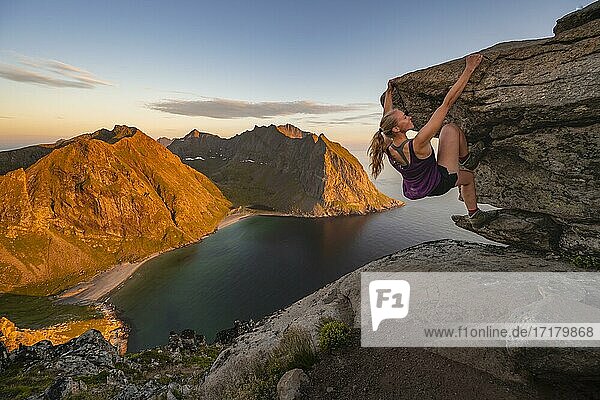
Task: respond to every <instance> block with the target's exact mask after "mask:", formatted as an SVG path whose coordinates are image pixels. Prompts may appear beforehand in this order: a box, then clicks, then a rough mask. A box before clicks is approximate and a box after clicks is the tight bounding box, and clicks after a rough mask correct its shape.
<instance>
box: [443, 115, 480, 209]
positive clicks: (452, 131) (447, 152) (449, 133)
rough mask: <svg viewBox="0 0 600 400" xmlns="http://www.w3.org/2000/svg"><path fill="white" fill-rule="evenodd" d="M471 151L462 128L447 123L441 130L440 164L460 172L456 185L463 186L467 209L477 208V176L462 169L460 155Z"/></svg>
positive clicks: (454, 171)
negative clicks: (459, 164)
mask: <svg viewBox="0 0 600 400" xmlns="http://www.w3.org/2000/svg"><path fill="white" fill-rule="evenodd" d="M468 153H469V147H468V145H467V138H466V137H465V134H464V132H463V131H462V129H460V128H459V127H458V125H456V124H446V125H444V126H443V127H442V130H441V132H440V139H439V144H438V164H439V165H443V166H444V167H446V169H448V172H450V173H451V174H452V173H458V180H457V182H456V186H462V189H461V190H462V197H463V201H464V203H465V206H466V207H467V210H475V209H476V208H477V195H476V193H475V176H474V174H473V173H472V172H469V171H464V170H460V169H459V167H458V157H459V156H460V157H465V156H466V155H467V154H468Z"/></svg>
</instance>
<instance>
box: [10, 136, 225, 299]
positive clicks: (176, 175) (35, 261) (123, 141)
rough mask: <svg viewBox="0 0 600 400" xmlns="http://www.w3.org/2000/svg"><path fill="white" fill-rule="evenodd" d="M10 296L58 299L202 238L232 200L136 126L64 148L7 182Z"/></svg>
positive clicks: (80, 139)
mask: <svg viewBox="0 0 600 400" xmlns="http://www.w3.org/2000/svg"><path fill="white" fill-rule="evenodd" d="M0 197H1V198H2V203H1V204H0V232H1V233H0V291H17V292H25V293H35V294H49V293H54V292H56V291H59V290H61V289H64V288H66V287H68V286H70V285H72V284H74V283H76V282H78V281H82V280H84V279H86V278H89V277H90V276H91V275H93V274H95V273H96V272H98V271H99V270H103V269H106V268H107V267H109V266H111V265H114V264H116V263H119V262H124V261H134V260H139V259H140V258H143V257H145V256H148V255H150V254H152V253H155V252H159V251H163V250H166V249H169V248H173V247H177V246H181V245H183V244H186V243H190V242H193V241H196V240H198V239H199V238H200V237H202V236H203V235H205V234H207V233H209V232H211V231H213V230H214V229H215V227H216V226H217V224H218V222H219V220H220V219H221V218H222V217H223V216H224V215H225V214H226V213H227V212H228V210H229V206H230V205H231V203H230V202H229V201H228V200H227V199H225V198H224V197H223V195H222V193H221V192H220V190H219V189H218V188H217V187H216V186H215V185H214V184H213V183H212V182H211V181H210V180H209V179H208V178H206V177H205V176H204V175H202V174H200V173H198V172H197V171H195V170H193V169H192V168H189V167H188V166H186V165H184V164H183V163H181V161H180V160H179V159H178V158H177V157H176V156H174V155H173V154H172V153H171V152H169V151H168V150H166V149H165V148H164V147H163V146H162V145H160V144H159V143H157V142H156V141H155V140H154V139H152V138H150V137H148V136H146V135H145V134H144V133H143V132H141V131H139V130H137V129H136V128H129V127H126V126H115V128H114V129H113V130H112V131H109V130H106V129H101V130H99V131H96V132H94V133H91V134H84V135H80V136H77V137H75V138H73V139H70V140H68V141H64V142H62V143H60V144H57V145H56V146H55V147H54V149H53V150H52V151H51V152H50V153H49V154H47V155H46V156H44V157H41V158H40V159H39V160H38V161H37V162H36V163H34V164H33V165H31V166H30V167H28V168H27V169H23V168H19V169H16V170H13V171H11V172H8V173H7V174H6V175H3V176H0Z"/></svg>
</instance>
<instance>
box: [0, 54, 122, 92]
mask: <svg viewBox="0 0 600 400" xmlns="http://www.w3.org/2000/svg"><path fill="white" fill-rule="evenodd" d="M17 59H18V62H19V64H21V66H19V65H14V64H6V63H0V77H2V78H4V79H8V80H11V81H15V82H26V83H37V84H40V85H46V86H52V87H71V88H80V89H93V88H95V87H98V86H113V84H112V83H111V82H108V81H105V80H102V79H100V78H98V77H97V76H95V75H94V74H92V73H91V72H89V71H86V70H84V69H81V68H78V67H75V66H73V65H70V64H66V63H63V62H61V61H56V60H47V59H42V58H31V57H27V56H23V55H17Z"/></svg>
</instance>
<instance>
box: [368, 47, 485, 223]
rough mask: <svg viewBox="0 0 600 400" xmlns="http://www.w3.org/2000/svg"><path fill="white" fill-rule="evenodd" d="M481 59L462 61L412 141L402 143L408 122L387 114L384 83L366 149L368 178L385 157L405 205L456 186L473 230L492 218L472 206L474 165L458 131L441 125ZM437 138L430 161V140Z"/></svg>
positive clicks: (388, 103) (392, 112)
mask: <svg viewBox="0 0 600 400" xmlns="http://www.w3.org/2000/svg"><path fill="white" fill-rule="evenodd" d="M482 57H483V56H482V55H481V54H472V55H469V56H467V57H466V66H465V69H464V71H463V73H462V74H461V76H460V78H458V80H457V81H456V83H455V84H454V85H453V86H452V88H450V91H449V92H448V94H447V95H446V97H445V98H444V101H443V103H442V105H441V106H439V107H438V108H437V109H436V110H435V112H434V113H433V115H432V116H431V118H430V119H429V121H428V122H427V123H426V124H425V126H423V127H422V128H421V129H420V130H419V132H418V133H417V135H416V136H415V137H414V138H412V139H408V138H407V137H406V132H407V131H408V130H410V129H413V128H414V125H413V123H412V117H410V116H409V115H407V114H406V113H405V112H403V111H402V110H399V109H394V108H392V86H393V83H394V80H390V81H389V82H388V88H387V90H386V92H385V94H384V101H383V117H382V118H381V122H380V123H379V130H378V131H377V132H376V133H375V135H374V136H373V139H372V140H371V144H370V146H369V157H370V159H371V163H370V166H371V174H372V175H373V177H374V178H377V176H378V175H379V174H380V173H381V171H382V170H383V155H384V154H387V157H388V159H389V161H390V164H391V165H392V166H393V167H394V168H395V169H396V170H397V171H398V172H400V174H402V178H403V182H402V188H403V191H404V196H405V197H406V198H408V199H411V200H416V199H421V198H424V197H427V196H440V195H442V194H444V193H446V192H448V191H449V190H450V189H452V188H453V187H455V186H458V187H459V190H460V196H461V197H462V200H463V201H464V203H465V206H466V208H467V211H468V213H469V221H471V224H472V225H473V226H475V227H479V226H481V225H484V224H485V223H486V222H487V221H489V220H490V219H491V218H492V216H491V214H490V213H486V212H484V211H482V210H480V209H479V207H478V206H477V196H476V193H475V177H474V173H473V169H475V167H476V166H477V163H478V159H477V157H476V155H474V154H472V153H470V152H469V148H468V145H467V139H466V137H465V134H464V132H463V131H462V129H460V127H458V126H457V125H456V124H453V123H450V124H446V125H444V126H442V124H443V122H444V119H445V117H446V115H447V114H448V111H450V108H451V107H452V105H453V104H454V103H455V102H456V100H458V98H459V96H460V95H461V93H462V92H463V90H464V88H465V86H466V85H467V82H468V81H469V79H470V78H471V75H472V74H473V72H474V71H475V69H476V68H477V66H478V65H479V64H480V63H481V59H482ZM438 132H439V143H438V155H437V160H436V158H435V153H434V152H433V147H432V146H431V139H433V137H434V136H435V135H436V134H437V133H438Z"/></svg>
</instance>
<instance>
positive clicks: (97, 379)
mask: <svg viewBox="0 0 600 400" xmlns="http://www.w3.org/2000/svg"><path fill="white" fill-rule="evenodd" d="M106 378H108V371H100V372H99V373H97V374H96V375H84V376H78V377H77V380H78V381H82V382H84V383H86V384H88V385H104V384H106Z"/></svg>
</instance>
